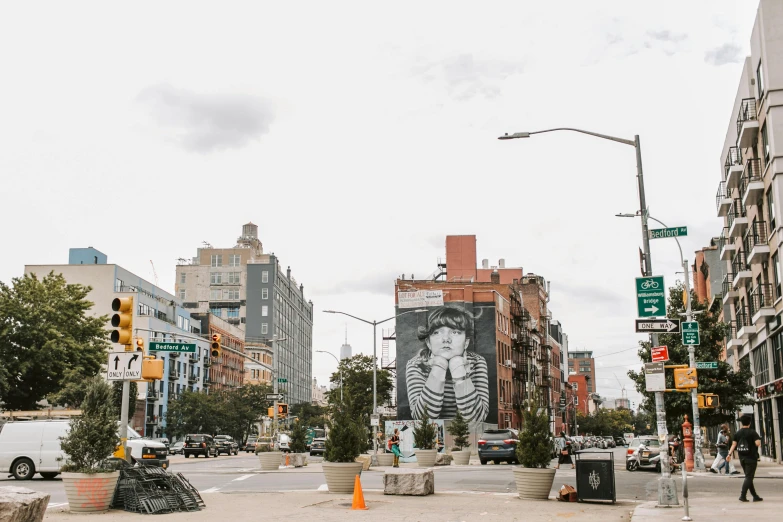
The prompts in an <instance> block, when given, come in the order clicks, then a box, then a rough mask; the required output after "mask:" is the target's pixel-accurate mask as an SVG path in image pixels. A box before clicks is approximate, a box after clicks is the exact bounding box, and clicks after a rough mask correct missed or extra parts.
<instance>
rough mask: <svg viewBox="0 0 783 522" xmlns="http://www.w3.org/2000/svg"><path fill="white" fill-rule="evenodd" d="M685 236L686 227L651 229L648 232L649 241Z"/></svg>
mask: <svg viewBox="0 0 783 522" xmlns="http://www.w3.org/2000/svg"><path fill="white" fill-rule="evenodd" d="M687 235H688V227H674V228H653V229H652V230H650V232H649V236H650V239H660V238H662V237H680V236H687Z"/></svg>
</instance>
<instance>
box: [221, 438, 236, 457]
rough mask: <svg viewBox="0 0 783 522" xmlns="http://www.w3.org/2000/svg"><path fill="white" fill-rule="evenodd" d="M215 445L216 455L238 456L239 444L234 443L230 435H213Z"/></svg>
mask: <svg viewBox="0 0 783 522" xmlns="http://www.w3.org/2000/svg"><path fill="white" fill-rule="evenodd" d="M215 445H216V446H217V450H218V455H220V454H221V453H225V454H226V455H231V454H232V453H233V454H234V455H238V454H239V444H237V443H236V442H234V439H233V437H231V435H215Z"/></svg>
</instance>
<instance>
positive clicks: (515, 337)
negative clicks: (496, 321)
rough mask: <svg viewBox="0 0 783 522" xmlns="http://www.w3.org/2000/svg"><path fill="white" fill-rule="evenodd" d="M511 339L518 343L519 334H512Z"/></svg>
mask: <svg viewBox="0 0 783 522" xmlns="http://www.w3.org/2000/svg"><path fill="white" fill-rule="evenodd" d="M511 338H512V339H514V340H515V341H516V340H517V334H515V333H512V334H511Z"/></svg>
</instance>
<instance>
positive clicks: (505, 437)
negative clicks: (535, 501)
mask: <svg viewBox="0 0 783 522" xmlns="http://www.w3.org/2000/svg"><path fill="white" fill-rule="evenodd" d="M518 442H519V438H517V436H516V434H515V433H514V432H513V431H511V430H487V431H485V432H484V433H483V434H482V435H481V438H480V439H479V441H478V456H479V460H480V461H481V464H486V463H487V461H490V460H491V461H492V462H494V463H495V464H500V461H503V460H505V461H506V462H508V463H509V464H515V463H518V462H519V461H518V460H517V443H518Z"/></svg>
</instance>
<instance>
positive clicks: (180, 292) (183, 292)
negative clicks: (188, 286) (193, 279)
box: [179, 288, 187, 301]
mask: <svg viewBox="0 0 783 522" xmlns="http://www.w3.org/2000/svg"><path fill="white" fill-rule="evenodd" d="M186 295H187V293H186V292H185V289H184V288H180V289H179V298H180V299H182V300H183V301H184V300H185V296H186Z"/></svg>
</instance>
